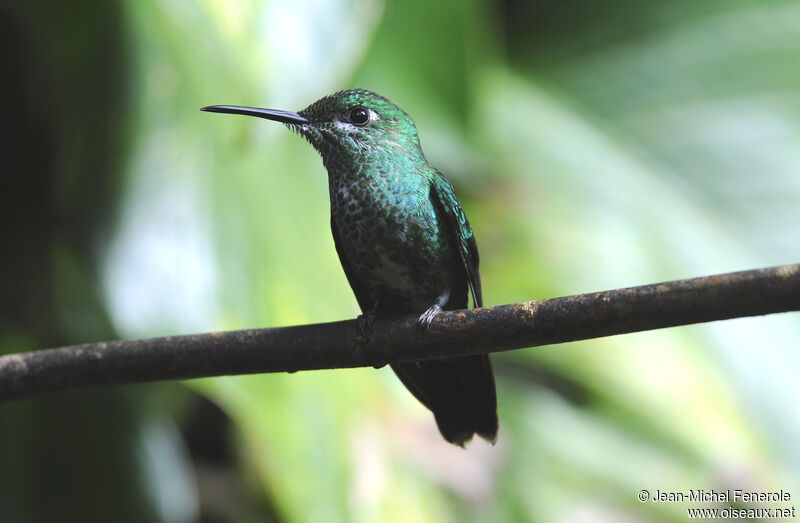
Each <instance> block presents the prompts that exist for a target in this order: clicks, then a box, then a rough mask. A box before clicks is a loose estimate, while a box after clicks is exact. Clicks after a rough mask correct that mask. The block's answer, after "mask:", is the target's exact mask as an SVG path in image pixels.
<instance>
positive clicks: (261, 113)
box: [200, 105, 308, 124]
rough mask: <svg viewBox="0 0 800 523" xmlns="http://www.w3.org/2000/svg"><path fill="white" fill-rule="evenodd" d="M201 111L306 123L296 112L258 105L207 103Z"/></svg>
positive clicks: (305, 119)
mask: <svg viewBox="0 0 800 523" xmlns="http://www.w3.org/2000/svg"><path fill="white" fill-rule="evenodd" d="M200 110H201V111H208V112H209V113H227V114H244V115H247V116H257V117H259V118H266V119H267V120H274V121H276V122H283V123H293V124H304V123H308V119H307V118H303V117H302V116H300V115H299V114H297V113H293V112H291V111H279V110H277V109H260V108H258V107H241V106H239V105H209V106H208V107H203V108H202V109H200Z"/></svg>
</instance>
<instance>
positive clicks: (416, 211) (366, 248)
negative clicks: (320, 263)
mask: <svg viewBox="0 0 800 523" xmlns="http://www.w3.org/2000/svg"><path fill="white" fill-rule="evenodd" d="M393 182H394V183H393ZM331 214H332V219H333V221H334V223H335V226H336V228H337V231H338V236H339V241H340V242H341V245H340V249H341V250H342V251H343V253H344V255H345V256H347V261H348V263H349V265H350V267H351V268H352V269H353V271H354V272H355V273H356V274H357V275H358V277H359V279H360V280H361V281H362V283H363V285H364V286H365V287H366V288H367V290H368V291H369V292H370V294H371V295H372V297H373V299H376V300H378V301H380V302H382V303H383V304H388V305H387V306H389V308H392V309H397V310H398V312H399V309H407V310H408V311H417V310H425V308H427V307H428V306H430V305H431V304H432V303H433V300H434V299H435V298H436V296H438V295H439V294H440V293H441V292H442V291H443V290H445V289H446V288H447V287H448V284H449V281H450V279H451V278H450V275H449V273H450V272H451V267H452V263H451V258H452V257H453V251H452V250H451V249H450V246H449V245H448V244H447V242H446V238H445V234H444V229H443V224H442V223H441V222H440V220H439V217H438V216H437V212H436V208H435V206H434V205H433V202H432V201H431V200H430V189H429V186H428V185H427V182H426V181H425V180H419V181H416V180H411V181H403V180H385V179H381V180H363V179H362V180H354V181H351V182H349V183H346V182H343V183H339V184H336V185H334V184H332V185H331Z"/></svg>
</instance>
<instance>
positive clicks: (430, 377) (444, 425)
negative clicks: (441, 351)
mask: <svg viewBox="0 0 800 523" xmlns="http://www.w3.org/2000/svg"><path fill="white" fill-rule="evenodd" d="M392 369H394V372H395V374H397V376H398V377H399V378H400V381H402V382H403V385H405V386H406V388H408V390H410V391H411V393H412V394H414V396H416V398H417V399H418V400H419V401H420V402H422V404H423V405H425V406H426V407H428V408H429V409H430V410H431V411H432V412H433V415H434V417H435V418H436V424H437V425H438V426H439V432H441V433H442V436H443V437H444V439H446V440H447V441H449V442H450V443H454V444H456V445H460V446H462V447H463V446H464V444H465V443H466V442H468V441H469V440H471V439H472V436H473V435H475V434H477V435H478V436H480V437H482V438H483V439H485V440H487V441H489V442H491V443H494V442H495V440H496V439H497V395H496V393H495V388H494V375H493V374H492V364H491V362H490V361H489V356H488V355H478V356H465V357H461V358H453V359H447V360H431V361H419V362H410V363H397V364H394V365H392Z"/></svg>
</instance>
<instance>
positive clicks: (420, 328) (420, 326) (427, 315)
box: [417, 303, 442, 334]
mask: <svg viewBox="0 0 800 523" xmlns="http://www.w3.org/2000/svg"><path fill="white" fill-rule="evenodd" d="M440 312H442V307H441V305H439V304H438V303H435V304H433V305H431V307H430V308H429V309H428V310H426V311H425V312H423V313H422V316H420V317H419V319H418V320H417V334H425V333H426V332H428V331H429V330H430V328H431V323H433V319H434V318H435V317H436V315H437V314H439V313H440Z"/></svg>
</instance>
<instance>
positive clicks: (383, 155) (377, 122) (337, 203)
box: [201, 89, 498, 447]
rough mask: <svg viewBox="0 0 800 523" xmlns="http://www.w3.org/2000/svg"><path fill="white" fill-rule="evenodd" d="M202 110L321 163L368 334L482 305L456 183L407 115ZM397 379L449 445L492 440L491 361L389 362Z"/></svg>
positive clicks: (367, 108)
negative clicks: (278, 133)
mask: <svg viewBox="0 0 800 523" xmlns="http://www.w3.org/2000/svg"><path fill="white" fill-rule="evenodd" d="M201 110H202V111H209V112H215V113H229V114H241V115H248V116H255V117H258V118H265V119H267V120H273V121H276V122H281V123H283V124H285V125H286V126H287V127H288V128H289V129H291V130H292V131H295V132H297V133H298V134H300V135H301V136H302V137H304V138H305V139H306V140H307V141H308V142H309V143H311V145H312V146H313V147H314V149H316V150H317V151H318V152H319V154H320V155H321V156H322V163H323V164H324V166H325V168H326V170H327V171H328V188H329V192H330V210H331V232H332V233H333V240H334V243H335V245H336V252H337V254H338V255H339V260H340V261H341V264H342V268H343V269H344V273H345V276H346V277H347V281H348V282H349V283H350V287H351V288H352V289H353V293H354V294H355V297H356V300H357V301H358V304H359V306H360V308H361V311H362V315H361V316H359V318H358V325H359V329H360V330H362V332H364V330H365V328H366V327H368V326H370V325H371V324H372V322H373V321H374V320H375V319H376V318H378V317H391V316H400V315H410V314H419V315H420V316H419V319H418V321H417V330H418V332H419V334H420V335H424V333H425V332H426V331H427V329H428V328H429V326H430V324H431V322H432V321H433V319H434V318H435V317H436V315H437V314H438V313H439V312H440V311H442V310H454V309H464V308H467V307H468V305H469V301H468V298H469V295H471V296H472V303H473V306H475V307H481V306H482V305H483V298H482V295H481V280H480V274H479V272H478V264H479V258H478V246H477V243H476V241H475V235H474V234H473V232H472V228H471V227H470V224H469V221H468V220H467V217H466V215H465V214H464V210H463V209H462V207H461V203H460V202H459V200H458V198H457V197H456V194H455V191H454V189H453V186H452V185H451V184H450V182H449V181H448V180H447V178H445V177H444V175H443V174H442V173H441V172H439V171H438V170H436V169H435V168H433V167H431V166H430V165H429V164H428V161H427V159H426V158H425V155H424V154H423V152H422V147H421V146H420V142H419V137H418V133H417V128H416V125H415V124H414V121H413V120H412V119H411V117H410V116H409V115H408V114H407V113H406V112H405V111H403V110H402V109H401V108H400V107H398V106H397V105H395V104H394V103H393V102H392V101H391V100H389V99H388V98H385V97H383V96H381V95H379V94H377V93H374V92H371V91H367V90H365V89H348V90H345V91H339V92H337V93H334V94H331V95H329V96H325V97H324V98H321V99H319V100H317V101H316V102H314V103H312V104H311V105H309V106H308V107H306V108H305V109H303V110H301V111H298V112H291V111H283V110H276V109H262V108H257V107H242V106H235V105H213V106H209V107H203V108H202V109H201ZM391 367H392V369H393V370H394V372H395V374H396V375H397V377H398V378H400V381H401V382H402V383H403V384H404V385H405V386H406V388H408V390H409V391H410V392H411V393H412V394H413V395H414V396H415V397H416V398H417V399H418V400H419V401H420V402H421V403H422V404H423V405H424V406H425V407H427V408H428V409H429V410H431V411H432V412H433V415H434V418H435V420H436V424H437V426H438V427H439V432H441V434H442V436H443V437H444V439H445V440H447V441H448V442H450V443H453V444H455V445H459V446H461V447H463V446H464V445H465V444H466V443H467V442H468V441H470V440H471V439H472V437H473V436H474V435H475V434H477V435H478V436H480V437H482V438H484V439H485V440H487V441H489V442H491V443H494V442H495V441H496V439H497V425H498V421H497V398H496V393H495V384H494V375H493V373H492V366H491V362H490V360H489V356H488V355H477V356H464V357H457V358H450V359H442V360H431V361H418V362H410V363H395V364H393V365H392V366H391Z"/></svg>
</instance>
